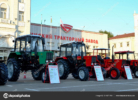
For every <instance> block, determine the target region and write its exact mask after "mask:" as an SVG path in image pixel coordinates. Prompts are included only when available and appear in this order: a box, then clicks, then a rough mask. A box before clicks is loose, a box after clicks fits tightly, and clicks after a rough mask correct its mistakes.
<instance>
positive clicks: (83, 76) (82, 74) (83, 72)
mask: <svg viewBox="0 0 138 100" xmlns="http://www.w3.org/2000/svg"><path fill="white" fill-rule="evenodd" d="M78 76H79V79H80V80H81V81H87V80H88V79H89V71H88V69H87V68H86V67H80V68H79V69H78Z"/></svg>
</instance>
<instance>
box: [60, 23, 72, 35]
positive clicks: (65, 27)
mask: <svg viewBox="0 0 138 100" xmlns="http://www.w3.org/2000/svg"><path fill="white" fill-rule="evenodd" d="M60 26H61V28H62V30H63V31H65V32H66V33H68V32H69V31H70V30H71V29H72V28H73V26H71V25H68V24H61V25H60Z"/></svg>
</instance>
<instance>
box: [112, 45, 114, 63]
mask: <svg viewBox="0 0 138 100" xmlns="http://www.w3.org/2000/svg"><path fill="white" fill-rule="evenodd" d="M113 49H114V45H113V46H112V62H113V63H114V54H113Z"/></svg>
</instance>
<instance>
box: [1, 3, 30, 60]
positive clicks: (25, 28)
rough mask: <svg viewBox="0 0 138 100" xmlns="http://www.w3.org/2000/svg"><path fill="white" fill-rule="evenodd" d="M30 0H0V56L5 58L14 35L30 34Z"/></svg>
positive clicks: (11, 46)
mask: <svg viewBox="0 0 138 100" xmlns="http://www.w3.org/2000/svg"><path fill="white" fill-rule="evenodd" d="M30 7H31V0H0V58H1V59H6V58H7V57H8V55H9V52H10V51H11V49H12V48H13V45H14V44H13V42H12V40H13V39H14V38H15V37H18V36H21V35H25V34H30V14H31V12H30V11H31V8H30Z"/></svg>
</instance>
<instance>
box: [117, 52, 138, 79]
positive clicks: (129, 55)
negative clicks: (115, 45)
mask: <svg viewBox="0 0 138 100" xmlns="http://www.w3.org/2000/svg"><path fill="white" fill-rule="evenodd" d="M115 56H116V58H117V59H120V60H123V62H124V63H126V64H128V65H129V66H130V68H131V70H132V72H134V71H135V70H136V69H137V66H138V61H137V60H136V59H135V53H134V51H118V52H115ZM137 76H138V75H137Z"/></svg>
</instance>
